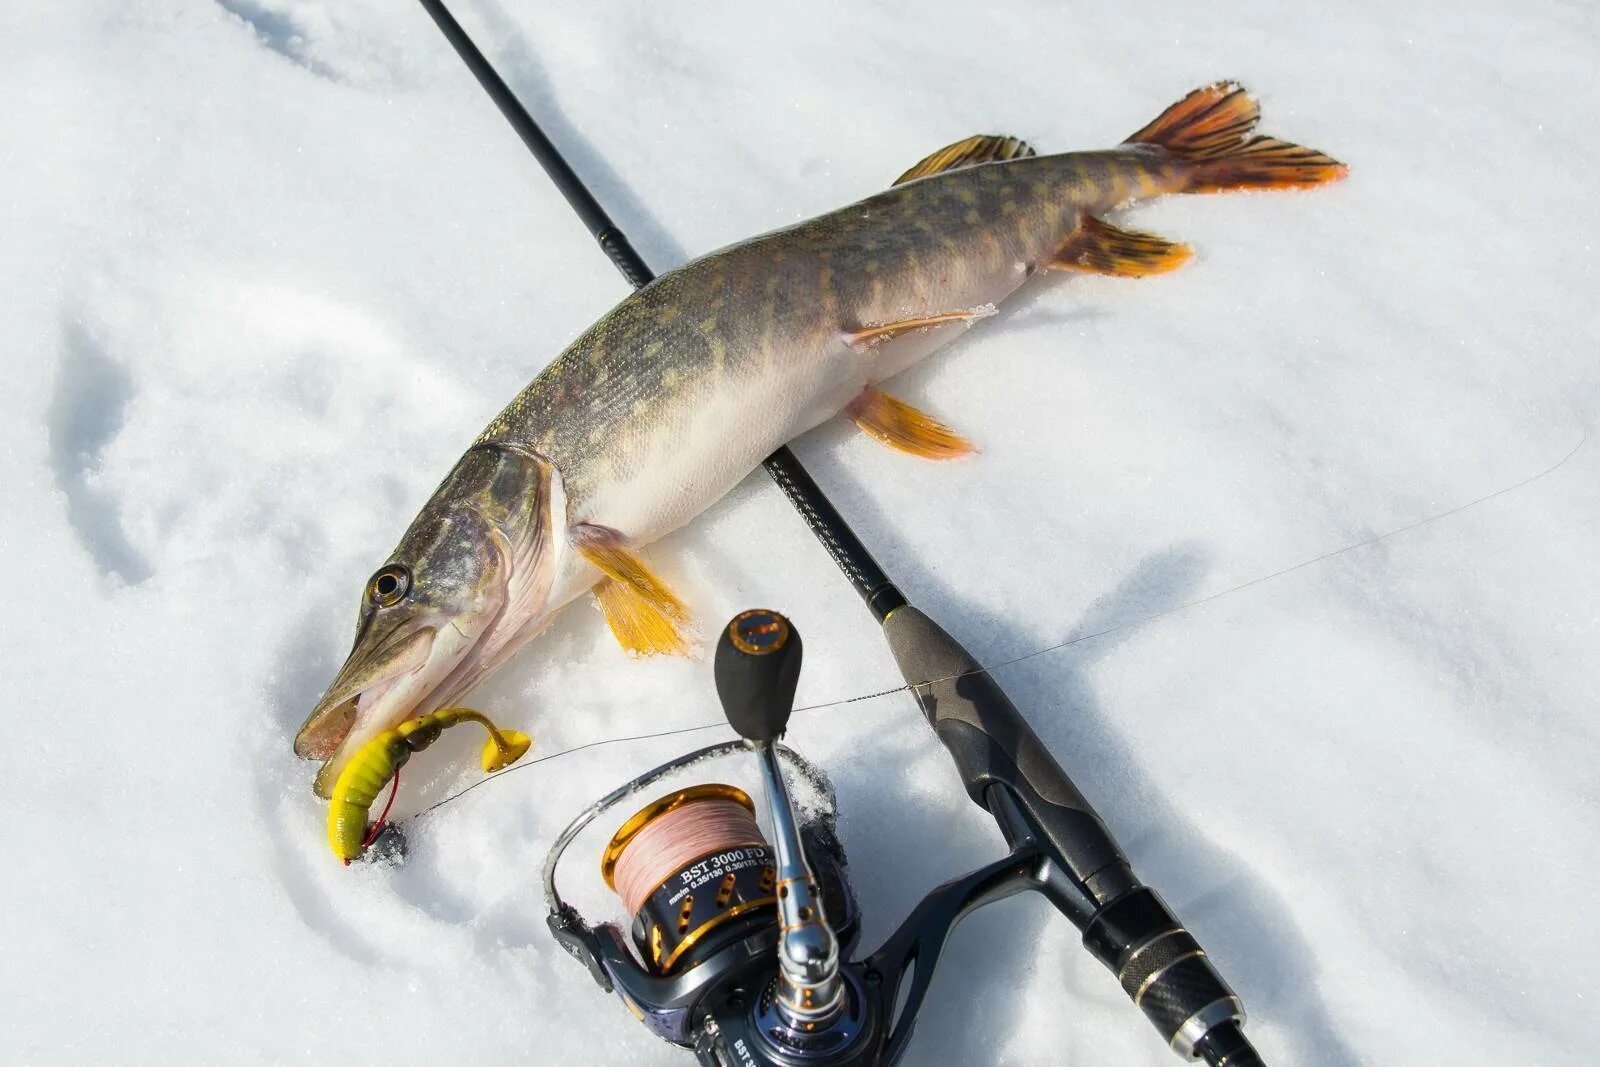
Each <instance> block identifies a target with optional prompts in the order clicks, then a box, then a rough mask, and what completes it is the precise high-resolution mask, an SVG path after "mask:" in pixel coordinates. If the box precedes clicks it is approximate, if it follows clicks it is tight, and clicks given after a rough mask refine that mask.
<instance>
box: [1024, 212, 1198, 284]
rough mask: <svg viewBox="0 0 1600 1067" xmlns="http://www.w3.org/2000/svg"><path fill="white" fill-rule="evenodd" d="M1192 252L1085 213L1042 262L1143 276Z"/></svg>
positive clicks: (1172, 265)
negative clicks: (1067, 235) (1047, 258)
mask: <svg viewBox="0 0 1600 1067" xmlns="http://www.w3.org/2000/svg"><path fill="white" fill-rule="evenodd" d="M1192 255H1194V250H1193V249H1192V248H1190V247H1189V246H1188V245H1185V244H1176V243H1174V242H1172V241H1168V240H1166V239H1165V238H1162V237H1157V236H1156V235H1155V234H1150V233H1136V232H1134V231H1132V230H1121V229H1118V228H1117V227H1115V226H1113V225H1111V224H1110V223H1109V222H1106V221H1105V220H1104V219H1097V218H1095V217H1094V216H1093V215H1087V214H1086V215H1084V216H1083V217H1082V218H1080V219H1079V220H1078V228H1077V229H1075V230H1073V231H1072V234H1071V235H1070V236H1069V237H1068V238H1067V240H1066V243H1065V244H1063V245H1062V246H1061V247H1060V248H1059V249H1058V250H1057V251H1056V254H1055V256H1054V257H1052V258H1051V260H1050V261H1049V262H1048V263H1046V264H1045V266H1047V267H1049V268H1050V269H1051V270H1073V271H1085V272H1088V273H1091V274H1112V275H1116V276H1117V277H1121V278H1142V277H1144V276H1146V275H1149V274H1165V273H1167V272H1168V271H1171V270H1177V269H1178V268H1179V267H1181V266H1183V265H1184V264H1185V263H1187V262H1189V257H1190V256H1192Z"/></svg>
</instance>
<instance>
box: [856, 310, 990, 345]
mask: <svg viewBox="0 0 1600 1067" xmlns="http://www.w3.org/2000/svg"><path fill="white" fill-rule="evenodd" d="M997 311H998V309H997V308H996V307H995V306H994V305H993V304H983V305H981V306H979V307H975V308H967V309H966V310H965V311H941V312H938V313H937V314H934V315H922V316H919V317H917V318H914V319H903V320H901V321H899V322H885V323H880V324H879V325H876V326H858V327H856V328H855V329H854V330H847V331H845V340H846V341H848V342H849V344H850V347H851V348H875V347H876V346H878V345H881V344H883V343H885V342H886V341H892V340H894V339H895V338H896V337H899V336H900V335H902V334H907V333H911V332H912V331H914V330H927V329H931V328H932V327H934V326H943V325H944V324H945V323H947V322H976V321H977V320H978V319H986V318H988V317H989V316H990V315H994V314H996V313H997Z"/></svg>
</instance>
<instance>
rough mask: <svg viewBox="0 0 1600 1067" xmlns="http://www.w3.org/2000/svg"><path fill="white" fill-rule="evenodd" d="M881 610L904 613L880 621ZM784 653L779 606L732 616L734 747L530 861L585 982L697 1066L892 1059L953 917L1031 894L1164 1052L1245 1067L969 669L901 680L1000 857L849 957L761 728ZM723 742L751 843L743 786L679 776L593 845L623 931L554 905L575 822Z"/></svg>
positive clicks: (815, 848) (788, 641)
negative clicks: (1099, 967)
mask: <svg viewBox="0 0 1600 1067" xmlns="http://www.w3.org/2000/svg"><path fill="white" fill-rule="evenodd" d="M901 612H907V613H910V614H909V615H907V616H906V618H904V619H900V618H899V616H900V614H901ZM894 622H899V623H900V624H901V625H910V626H915V627H918V628H927V630H926V632H924V633H920V634H919V637H921V638H922V639H923V647H935V648H937V647H938V639H939V638H940V637H941V636H943V631H941V630H939V629H938V628H937V627H936V626H934V624H933V623H932V622H931V621H929V620H928V619H927V618H926V617H925V616H922V615H921V614H920V613H919V612H917V611H916V609H915V608H911V607H909V606H907V607H904V608H900V609H898V610H897V611H896V612H895V613H894V615H893V616H891V618H890V620H889V623H894ZM889 623H886V626H887V625H889ZM946 640H948V638H946ZM800 659H801V643H800V635H799V634H798V633H796V632H795V630H794V628H793V626H792V625H791V624H790V623H789V621H788V620H787V619H785V618H784V617H783V616H782V615H779V614H777V613H776V612H772V611H747V612H744V613H743V614H741V615H739V616H737V617H736V618H735V619H733V621H732V622H730V623H729V624H728V626H727V628H726V629H725V630H724V631H723V633H722V636H721V639H720V641H719V643H718V646H717V651H716V662H715V674H716V683H717V693H718V695H719V696H720V697H721V700H722V706H723V710H724V712H725V713H726V715H727V718H728V722H729V724H730V725H731V726H732V727H733V728H734V730H735V731H736V732H737V733H738V734H739V735H740V737H741V738H743V740H741V741H731V742H724V743H722V744H717V745H712V746H710V747H707V748H703V749H700V750H698V751H696V752H691V753H689V754H688V755H685V756H682V757H680V758H678V759H676V760H673V761H671V762H669V763H666V764H663V765H662V766H660V767H657V768H656V769H654V770H652V771H650V772H648V773H646V774H644V775H642V776H640V777H638V778H635V779H634V780H633V781H631V782H628V783H627V784H626V785H623V786H621V787H620V788H618V789H616V790H614V791H613V792H611V793H610V794H609V795H607V796H606V797H604V798H602V799H601V800H599V801H598V802H596V803H595V804H593V805H591V806H590V807H589V808H588V809H587V810H586V811H584V812H583V814H581V815H580V816H579V817H578V818H577V819H575V820H574V821H573V822H572V823H571V824H570V825H569V826H568V827H567V828H566V830H564V831H563V832H562V834H561V836H560V837H559V838H557V840H556V842H555V845H554V846H553V847H552V848H551V850H550V854H549V856H548V857H547V858H546V860H545V865H544V889H545V898H546V901H547V903H548V906H549V915H548V917H547V920H546V921H547V923H548V925H549V927H550V931H551V933H553V934H554V935H555V937H556V939H557V940H558V941H559V942H560V943H561V945H562V946H563V947H564V948H565V949H566V950H567V952H568V953H570V954H571V955H572V956H573V957H575V958H576V959H578V960H579V961H580V962H582V963H583V964H584V965H585V966H586V967H587V968H588V970H589V973H590V975H591V976H592V977H593V978H594V980H595V982H596V983H598V984H599V985H600V987H601V988H602V989H605V990H607V991H608V992H609V991H615V992H616V993H617V994H618V995H619V996H620V997H621V998H622V999H623V1001H624V1002H625V1003H626V1004H627V1005H628V1006H629V1008H630V1009H631V1010H632V1011H633V1012H634V1014H635V1015H637V1016H638V1017H639V1019H640V1020H641V1021H642V1022H643V1023H644V1024H645V1025H646V1026H647V1027H649V1028H650V1030H651V1031H652V1032H654V1033H655V1034H657V1035H658V1036H660V1037H662V1038H665V1039H666V1040H668V1041H671V1042H673V1043H674V1044H678V1045H681V1046H684V1047H686V1048H689V1049H692V1050H693V1051H694V1052H695V1054H696V1056H697V1057H698V1059H699V1061H700V1063H702V1064H704V1065H707V1067H801V1065H818V1067H821V1065H827V1067H834V1065H840V1067H848V1065H858V1064H861V1065H865V1064H893V1063H895V1062H897V1061H898V1060H899V1059H900V1057H901V1056H902V1055H903V1054H904V1053H905V1050H906V1046H907V1044H908V1042H909V1041H910V1038H911V1035H912V1031H913V1028H914V1026H915V1023H916V1019H917V1015H918V1013H919V1011H920V1010H921V1008H922V1005H923V1002H924V999H925V998H926V996H927V992H928V988H929V985H930V983H931V981H932V979H933V972H934V969H935V966H936V964H937V962H938V959H939V955H940V952H941V950H942V949H943V947H944V943H945V941H946V939H947V938H948V937H949V934H950V931H951V929H952V928H953V927H954V926H955V924H956V923H957V922H959V921H960V920H961V918H962V917H963V916H965V915H966V914H968V913H969V912H971V911H973V910H975V909H977V908H979V907H982V906H983V905H985V904H989V903H992V902H994V901H996V900H1001V899H1003V898H1005V897H1009V896H1012V895H1013V894H1016V893H1020V892H1022V891H1024V890H1033V891H1035V892H1038V893H1042V894H1043V895H1044V896H1045V897H1046V898H1047V899H1049V900H1050V901H1051V903H1052V904H1054V905H1055V906H1056V907H1057V908H1058V909H1059V910H1060V911H1061V912H1062V913H1063V914H1065V915H1066V916H1067V917H1068V918H1069V919H1070V920H1072V922H1073V923H1074V925H1076V926H1077V927H1078V928H1079V929H1081V930H1082V931H1083V940H1084V944H1085V946H1086V947H1087V948H1088V949H1089V951H1090V952H1092V953H1093V954H1094V955H1095V956H1096V958H1098V959H1099V960H1100V961H1101V962H1103V963H1104V964H1106V965H1107V966H1108V967H1110V968H1111V970H1112V972H1113V973H1115V974H1116V975H1117V976H1118V978H1119V979H1120V980H1121V983H1122V986H1123V989H1124V990H1125V991H1126V992H1127V993H1128V995H1129V996H1130V997H1131V998H1132V999H1133V1001H1134V1003H1135V1004H1136V1005H1138V1006H1139V1008H1140V1009H1141V1010H1142V1011H1143V1012H1144V1014H1145V1016H1146V1017H1147V1018H1148V1019H1149V1020H1150V1021H1151V1023H1153V1024H1154V1025H1155V1026H1156V1028H1157V1030H1159V1031H1160V1032H1161V1034H1162V1036H1163V1038H1164V1039H1165V1040H1167V1041H1168V1042H1169V1043H1170V1044H1171V1046H1172V1048H1173V1049H1174V1050H1175V1051H1176V1052H1178V1053H1179V1054H1180V1055H1183V1056H1185V1057H1191V1058H1204V1059H1205V1060H1206V1061H1207V1062H1208V1063H1211V1064H1213V1065H1218V1067H1221V1065H1224V1064H1225V1065H1226V1067H1240V1065H1251V1064H1260V1063H1261V1060H1260V1058H1259V1056H1258V1055H1257V1054H1256V1052H1255V1050H1254V1049H1253V1048H1252V1047H1251V1045H1250V1043H1249V1042H1248V1041H1247V1040H1246V1039H1245V1037H1244V1035H1243V1033H1242V1032H1241V1030H1240V1027H1241V1024H1242V1023H1243V1021H1244V1008H1243V1005H1242V1004H1241V1003H1240V1001H1239V998H1238V997H1237V996H1235V995H1234V993H1233V991H1232V990H1231V989H1229V988H1228V986H1227V984H1226V983H1224V982H1223V980H1222V978H1221V977H1220V976H1219V975H1218V974H1217V973H1216V971H1215V970H1213V968H1212V967H1211V965H1210V963H1209V962H1208V960H1207V958H1206V955H1205V953H1204V952H1203V951H1202V950H1201V948H1200V946H1199V944H1198V943H1196V942H1195V940H1194V938H1193V937H1191V936H1190V935H1189V933H1188V932H1187V931H1186V930H1184V928H1183V927H1182V925H1181V924H1180V923H1179V922H1178V921H1177V919H1176V918H1174V917H1173V915H1172V913H1171V912H1170V911H1168V910H1167V908H1166V906H1165V905H1164V904H1163V903H1162V901H1161V899H1160V898H1159V897H1158V896H1157V895H1156V894H1155V892H1154V891H1153V890H1151V889H1149V888H1148V887H1145V886H1143V885H1140V884H1139V883H1138V881H1137V880H1136V879H1135V878H1134V876H1133V872H1132V871H1131V870H1130V869H1129V867H1128V863H1127V860H1126V859H1125V858H1123V856H1122V854H1121V852H1120V851H1119V850H1118V848H1117V846H1116V844H1115V842H1114V841H1112V840H1111V838H1110V836H1109V834H1108V833H1107V832H1106V830H1105V828H1104V826H1103V825H1102V824H1101V823H1100V819H1099V817H1098V816H1097V815H1096V814H1095V813H1094V811H1093V809H1091V808H1090V807H1089V805H1088V803H1087V802H1086V801H1085V800H1084V799H1083V798H1082V796H1081V795H1080V794H1079V793H1078V791H1077V789H1076V788H1075V787H1074V786H1073V785H1072V783H1071V782H1070V781H1069V780H1068V779H1067V778H1066V775H1065V774H1064V773H1063V772H1062V771H1061V769H1060V767H1059V766H1058V765H1057V764H1056V763H1055V761H1054V760H1053V759H1052V758H1051V757H1050V755H1049V753H1048V752H1047V751H1046V750H1045V748H1044V746H1043V745H1042V743H1041V742H1040V741H1039V739H1038V737H1037V736H1035V735H1034V733H1033V732H1032V730H1030V729H1029V728H1028V726H1027V724H1026V723H1025V722H1024V721H1023V720H1022V718H1021V716H1020V715H1018V713H1017V711H1016V709H1015V708H1014V707H1012V706H1011V704H1010V703H1009V702H1008V701H1006V700H1005V697H1004V695H1003V694H1001V693H1000V691H999V689H998V687H996V686H994V685H993V683H992V682H990V681H989V679H988V676H987V675H985V674H982V673H962V674H958V675H951V676H949V677H943V680H942V681H937V682H930V683H926V684H924V685H922V686H919V687H918V688H917V690H916V692H917V696H918V700H919V702H920V703H921V705H922V707H923V710H924V712H925V713H926V714H927V716H928V718H929V721H930V722H931V723H933V725H934V728H935V731H936V733H937V734H938V736H939V739H940V740H941V741H942V742H943V743H944V744H945V746H946V748H948V749H949V750H950V753H951V755H952V756H953V757H954V759H955V761H956V765H957V768H958V770H959V771H960V772H961V776H962V778H963V780H964V782H965V783H966V786H967V791H968V793H969V795H971V797H972V798H973V800H974V801H975V802H977V803H978V804H980V805H981V806H983V807H984V808H985V809H986V810H988V811H989V813H990V814H991V815H992V816H993V818H994V820H995V822H996V824H997V825H998V826H999V828H1000V832H1001V833H1002V834H1003V835H1004V837H1005V840H1006V842H1007V844H1008V845H1009V846H1010V848H1011V852H1010V854H1009V855H1007V856H1006V857H1004V858H1003V859H999V860H996V861H995V862H993V863H990V864H989V865H987V866H985V867H982V868H979V869H978V870H976V871H973V872H971V873H970V874H966V875H963V876H961V877H959V878H956V879H954V880H952V881H949V882H946V883H945V884H944V885H942V886H940V887H938V888H937V889H935V890H933V891H932V892H931V893H929V894H928V895H927V896H926V897H925V898H924V899H923V900H922V902H921V903H920V904H919V905H918V906H917V907H916V908H915V909H913V911H912V912H911V914H910V915H909V916H908V917H907V918H906V919H905V921H904V922H903V923H902V924H901V926H900V928H899V929H898V930H897V931H895V933H894V934H893V935H892V936H891V937H890V938H889V939H888V941H887V942H885V943H884V945H882V946H881V947H880V948H878V949H877V950H876V951H875V952H872V953H870V954H867V955H865V956H860V957H857V956H856V954H855V949H856V947H857V946H856V940H857V935H858V933H859V928H860V923H859V916H858V912H857V910H856V904H855V899H854V896H853V895H852V893H851V890H850V884H849V881H848V878H847V869H846V864H845V857H844V851H843V849H842V848H841V847H840V844H839V841H838V838H837V837H836V836H835V833H834V818H835V805H834V797H833V791H832V788H831V786H829V784H828V782H827V779H826V778H825V777H824V776H823V775H822V774H821V773H820V772H819V771H818V770H817V769H816V768H815V767H813V766H812V765H811V764H810V763H808V762H807V761H806V760H805V759H804V758H803V757H801V756H800V755H799V754H798V753H795V752H794V751H792V750H790V749H789V748H787V747H785V746H783V745H780V744H778V743H777V740H778V738H779V737H780V736H782V734H783V731H784V728H785V726H786V725H787V723H788V719H789V713H790V710H791V709H792V707H793V699H794V693H795V687H796V684H797V683H798V680H799V674H800ZM973 671H975V665H974V668H973ZM923 676H924V677H928V676H929V675H926V674H925V675H923ZM932 677H942V676H939V675H933V676H932ZM741 752H748V753H750V754H753V755H754V757H755V759H756V761H757V764H758V767H759V770H760V774H761V781H762V786H763V792H764V793H765V798H764V799H765V805H766V810H767V815H768V821H769V824H770V826H771V828H772V838H773V840H772V841H771V842H770V843H769V842H768V841H766V840H765V839H764V838H763V836H762V834H761V831H760V829H759V827H758V825H757V823H756V819H755V804H754V802H753V801H752V800H751V798H750V797H749V796H748V795H747V794H745V793H744V792H743V791H742V790H739V789H737V788H735V787H733V786H731V785H724V784H718V783H700V784H695V785H690V786H687V787H683V788H680V789H678V790H677V791H675V792H671V793H668V794H667V795H665V796H662V797H660V798H659V799H657V800H655V801H653V802H652V803H650V804H649V805H647V806H646V807H644V808H643V809H641V810H639V811H638V812H637V813H635V814H634V815H633V816H632V817H631V818H629V819H627V820H626V821H625V822H623V823H622V824H621V826H620V827H619V829H618V830H617V832H616V833H615V835H613V837H612V838H611V841H610V843H609V844H608V845H607V847H606V849H605V851H604V854H603V857H602V861H601V872H602V875H603V877H604V878H605V879H606V882H607V884H608V885H610V886H611V887H612V888H614V889H615V890H616V891H617V892H618V894H619V895H620V896H621V897H622V899H623V904H624V906H625V908H626V910H627V911H628V913H629V915H630V916H632V922H631V925H630V928H629V930H628V932H627V933H626V934H624V932H623V931H622V930H621V929H619V928H618V926H617V925H616V924H614V923H602V924H599V925H597V926H591V925H590V924H589V923H587V922H586V921H585V920H584V918H583V917H582V916H581V915H580V914H579V913H578V911H577V909H576V908H574V907H573V906H572V905H571V904H569V903H567V902H566V901H564V900H563V899H562V897H561V894H560V892H559V890H558V889H557V887H556V868H557V866H558V865H559V863H560V860H561V857H562V855H563V854H564V853H565V852H566V850H567V847H568V846H569V845H570V844H571V843H572V842H573V840H574V839H575V838H576V837H577V836H578V834H579V833H580V832H581V831H582V830H583V829H584V828H585V827H587V826H589V825H590V824H591V823H592V822H594V820H595V819H596V818H598V817H599V816H601V815H602V814H605V813H606V812H608V811H610V810H611V809H612V808H613V807H614V806H616V805H618V804H620V803H623V802H625V801H628V800H629V799H630V798H636V797H638V796H639V795H640V794H641V793H643V792H644V791H646V790H649V789H651V787H652V786H655V785H657V783H660V782H662V781H663V780H664V779H666V778H668V777H670V776H673V775H676V774H680V773H682V772H684V771H687V770H689V769H692V768H696V767H699V766H701V765H702V764H704V763H707V762H708V761H710V760H713V759H715V758H717V757H721V756H728V755H732V754H736V753H741ZM784 763H787V764H788V765H789V767H790V768H791V769H792V771H793V772H794V773H795V775H796V776H797V777H798V778H799V779H801V780H803V781H805V782H806V783H808V784H809V786H810V788H811V789H812V790H813V791H815V792H816V793H817V795H818V796H820V797H821V798H822V804H821V809H822V810H820V811H819V812H816V813H813V814H810V815H808V816H807V817H804V818H802V817H801V816H800V815H798V814H797V812H796V808H795V805H794V803H793V802H792V800H791V797H790V793H789V786H788V783H787V781H786V780H785V776H784V773H783V768H782V764H784ZM630 943H631V944H630Z"/></svg>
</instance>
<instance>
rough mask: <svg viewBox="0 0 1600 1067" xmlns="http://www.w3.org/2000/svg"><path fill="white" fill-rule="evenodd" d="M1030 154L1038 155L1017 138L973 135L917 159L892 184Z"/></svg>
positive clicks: (1019, 157) (901, 183)
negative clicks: (912, 165) (915, 163)
mask: <svg viewBox="0 0 1600 1067" xmlns="http://www.w3.org/2000/svg"><path fill="white" fill-rule="evenodd" d="M1034 155H1038V153H1037V152H1035V151H1034V150H1033V146H1032V145H1030V144H1028V142H1026V141H1023V140H1019V139H1018V138H1015V137H1007V136H1006V135H1005V134H993V133H979V134H974V135H973V136H971V137H967V138H964V139H962V140H960V141H957V142H956V143H955V144H947V145H945V146H944V147H943V148H941V149H939V150H938V151H937V152H934V153H933V154H931V155H928V156H925V157H924V158H922V159H921V160H918V161H917V165H916V166H914V167H912V168H911V169H910V170H908V171H906V172H905V173H904V174H902V175H900V177H898V178H896V179H895V180H894V182H893V184H895V185H904V184H905V183H906V182H914V181H916V180H917V179H918V178H926V177H928V176H929V175H933V174H943V173H944V172H945V171H950V170H960V169H961V168H962V167H976V166H978V165H979V164H981V163H1003V162H1005V161H1006V160H1008V159H1026V158H1027V157H1028V156H1034Z"/></svg>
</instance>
